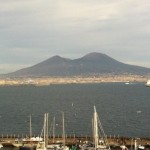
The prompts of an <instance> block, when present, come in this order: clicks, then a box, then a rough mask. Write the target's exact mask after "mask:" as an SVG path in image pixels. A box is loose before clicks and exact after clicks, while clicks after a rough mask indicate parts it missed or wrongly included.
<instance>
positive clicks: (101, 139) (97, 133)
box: [93, 106, 110, 150]
mask: <svg viewBox="0 0 150 150" xmlns="http://www.w3.org/2000/svg"><path fill="white" fill-rule="evenodd" d="M93 136H94V145H95V150H97V149H101V150H109V149H110V147H109V145H108V142H107V138H106V135H105V132H104V130H103V127H102V124H101V122H100V119H99V117H98V114H97V111H96V107H95V106H94V116H93Z"/></svg>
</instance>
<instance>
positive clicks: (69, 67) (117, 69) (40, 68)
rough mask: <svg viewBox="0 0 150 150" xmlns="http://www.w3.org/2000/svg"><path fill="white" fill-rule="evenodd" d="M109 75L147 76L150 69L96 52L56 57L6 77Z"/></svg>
mask: <svg viewBox="0 0 150 150" xmlns="http://www.w3.org/2000/svg"><path fill="white" fill-rule="evenodd" d="M107 73H109V74H111V73H113V74H125V73H127V74H137V75H145V74H149V73H150V69H149V68H145V67H139V66H134V65H128V64H124V63H122V62H119V61H117V60H115V59H113V58H111V57H109V56H107V55H105V54H101V53H96V52H95V53H89V54H87V55H85V56H83V57H81V58H78V59H74V60H72V59H66V58H62V57H60V56H54V57H51V58H49V59H47V60H45V61H43V62H41V63H38V64H36V65H34V66H31V67H28V68H24V69H21V70H18V71H16V72H13V73H9V74H6V75H5V76H9V77H22V76H24V77H27V76H33V77H34V76H35V77H36V76H38V77H40V76H41V77H42V76H76V75H83V76H84V75H93V74H107Z"/></svg>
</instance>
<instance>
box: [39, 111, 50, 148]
mask: <svg viewBox="0 0 150 150" xmlns="http://www.w3.org/2000/svg"><path fill="white" fill-rule="evenodd" d="M47 118H48V114H47V113H45V114H44V125H43V129H42V132H44V136H43V137H44V138H43V141H39V142H38V144H37V146H36V150H47V148H46V143H47V142H46V129H47V128H46V126H47ZM41 135H42V133H41Z"/></svg>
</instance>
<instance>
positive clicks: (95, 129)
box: [93, 106, 99, 150]
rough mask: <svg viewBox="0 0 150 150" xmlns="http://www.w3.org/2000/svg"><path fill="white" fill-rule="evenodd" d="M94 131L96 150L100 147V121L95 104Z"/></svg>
mask: <svg viewBox="0 0 150 150" xmlns="http://www.w3.org/2000/svg"><path fill="white" fill-rule="evenodd" d="M93 118H94V119H93V127H94V129H93V131H94V144H95V150H96V149H97V147H98V138H99V137H98V123H97V121H98V120H97V112H96V107H95V106H94V117H93Z"/></svg>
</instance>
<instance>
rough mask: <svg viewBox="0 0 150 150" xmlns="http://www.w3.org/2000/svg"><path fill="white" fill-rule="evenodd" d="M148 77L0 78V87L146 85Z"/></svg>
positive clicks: (149, 77)
mask: <svg viewBox="0 0 150 150" xmlns="http://www.w3.org/2000/svg"><path fill="white" fill-rule="evenodd" d="M148 79H150V76H142V75H141V76H140V75H99V76H73V77H72V76H68V77H18V78H17V77H16V78H0V86H14V85H17V86H19V85H35V86H43V85H51V84H78V83H111V82H112V83H113V82H114V83H115V82H116V83H117V82H124V83H126V84H129V83H135V82H143V83H146V82H147V80H148Z"/></svg>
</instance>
